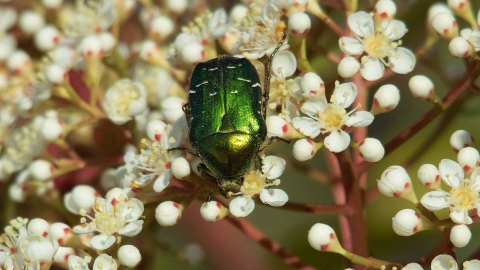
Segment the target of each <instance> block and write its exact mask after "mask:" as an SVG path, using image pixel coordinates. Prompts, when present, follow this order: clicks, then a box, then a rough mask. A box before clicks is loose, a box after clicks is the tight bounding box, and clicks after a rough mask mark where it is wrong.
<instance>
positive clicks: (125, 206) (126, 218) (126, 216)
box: [73, 188, 144, 250]
mask: <svg viewBox="0 0 480 270" xmlns="http://www.w3.org/2000/svg"><path fill="white" fill-rule="evenodd" d="M93 210H94V212H95V214H94V216H90V215H88V214H87V213H86V211H82V213H81V214H82V215H83V216H84V217H83V218H82V219H81V223H82V224H81V225H77V226H75V227H74V228H73V231H74V232H75V233H80V234H84V233H91V232H98V233H99V234H97V235H95V236H94V237H92V238H91V239H90V245H91V246H92V247H93V248H94V249H96V250H105V249H107V248H109V247H110V246H112V245H113V244H114V243H115V242H116V236H117V235H125V236H129V237H132V236H135V235H137V234H139V233H140V231H141V230H142V226H143V220H138V219H139V218H140V217H141V215H142V214H143V210H144V207H143V203H142V202H141V201H140V200H138V199H135V198H131V199H129V198H128V196H127V194H125V192H123V191H122V190H121V189H119V188H114V189H112V190H110V191H109V192H108V193H107V195H106V199H104V198H97V199H96V202H95V207H94V208H93ZM87 219H89V220H90V222H87Z"/></svg>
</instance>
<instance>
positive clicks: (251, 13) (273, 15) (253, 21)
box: [232, 3, 288, 59]
mask: <svg viewBox="0 0 480 270" xmlns="http://www.w3.org/2000/svg"><path fill="white" fill-rule="evenodd" d="M280 17H281V13H280V12H279V11H278V8H277V7H276V6H275V5H273V4H271V3H266V4H264V5H263V6H259V4H257V3H254V4H252V5H250V7H249V10H248V13H247V15H246V16H245V17H244V18H243V20H242V21H241V22H240V24H239V25H237V26H235V28H234V29H233V32H234V33H236V34H237V35H238V36H239V38H240V39H239V40H238V41H237V43H236V44H235V45H234V48H233V49H232V50H233V53H234V54H240V55H242V56H243V57H246V58H249V59H258V58H261V57H262V56H264V55H270V54H271V53H272V52H273V50H275V48H276V47H277V46H278V43H279V42H280V40H281V39H282V37H283V29H284V28H285V23H284V22H282V20H281V19H280ZM287 48H288V44H287V42H284V43H283V44H282V46H281V47H280V49H279V50H280V51H283V50H286V49H287Z"/></svg>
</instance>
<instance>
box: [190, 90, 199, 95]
mask: <svg viewBox="0 0 480 270" xmlns="http://www.w3.org/2000/svg"><path fill="white" fill-rule="evenodd" d="M196 92H197V91H193V90H190V91H188V93H189V94H195V93H196Z"/></svg>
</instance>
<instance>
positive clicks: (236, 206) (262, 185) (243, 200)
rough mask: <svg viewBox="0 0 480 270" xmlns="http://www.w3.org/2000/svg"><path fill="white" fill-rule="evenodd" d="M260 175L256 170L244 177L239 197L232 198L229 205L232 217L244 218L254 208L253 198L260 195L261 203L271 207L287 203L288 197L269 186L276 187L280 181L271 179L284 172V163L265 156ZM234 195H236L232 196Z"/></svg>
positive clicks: (273, 157)
mask: <svg viewBox="0 0 480 270" xmlns="http://www.w3.org/2000/svg"><path fill="white" fill-rule="evenodd" d="M264 164H265V165H264V166H263V171H264V173H263V174H262V173H261V172H260V171H258V170H251V171H249V172H248V173H247V174H246V175H245V176H244V181H243V185H242V186H241V187H240V192H239V194H241V196H238V197H236V198H234V199H233V200H232V201H231V202H230V205H229V209H230V212H231V213H232V215H234V216H237V217H245V216H247V215H249V214H250V213H251V212H252V211H253V209H254V208H255V202H254V201H253V199H252V198H253V197H254V196H256V195H260V200H261V201H262V202H263V203H266V204H269V205H271V206H275V207H280V206H283V205H284V204H285V203H286V202H287V201H288V195H287V193H285V191H283V190H281V189H273V188H270V187H271V186H278V185H279V184H280V180H279V179H276V180H273V181H269V180H271V179H273V178H277V177H279V176H280V175H281V174H282V173H283V171H284V170H285V166H286V162H285V160H283V159H282V158H279V157H275V156H267V157H265V158H264ZM233 195H236V194H233Z"/></svg>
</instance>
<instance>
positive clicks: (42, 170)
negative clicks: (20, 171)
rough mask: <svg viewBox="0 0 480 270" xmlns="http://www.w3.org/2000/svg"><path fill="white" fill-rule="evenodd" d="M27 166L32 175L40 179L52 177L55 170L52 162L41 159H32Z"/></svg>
mask: <svg viewBox="0 0 480 270" xmlns="http://www.w3.org/2000/svg"><path fill="white" fill-rule="evenodd" d="M28 168H29V170H30V173H31V175H32V177H33V178H34V179H36V180H40V181H45V180H47V179H48V178H50V177H52V175H53V172H54V171H55V167H54V166H53V164H52V163H50V162H48V161H46V160H43V159H37V160H35V161H33V162H32V163H30V165H29V166H28Z"/></svg>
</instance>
